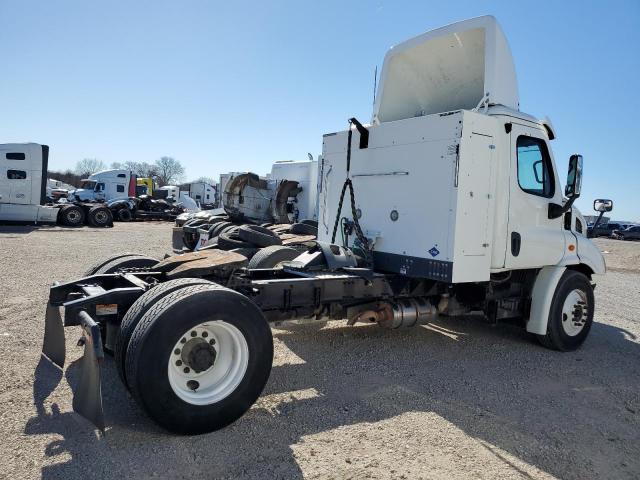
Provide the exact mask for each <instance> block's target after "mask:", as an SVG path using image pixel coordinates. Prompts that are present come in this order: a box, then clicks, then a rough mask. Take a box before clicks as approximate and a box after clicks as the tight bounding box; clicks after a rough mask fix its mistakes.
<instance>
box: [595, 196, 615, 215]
mask: <svg viewBox="0 0 640 480" xmlns="http://www.w3.org/2000/svg"><path fill="white" fill-rule="evenodd" d="M593 209H594V210H595V211H596V212H610V211H611V210H613V200H607V199H604V198H598V199H597V200H594V201H593Z"/></svg>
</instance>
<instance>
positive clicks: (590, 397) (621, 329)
mask: <svg viewBox="0 0 640 480" xmlns="http://www.w3.org/2000/svg"><path fill="white" fill-rule="evenodd" d="M598 245H599V246H600V247H601V248H602V249H603V250H605V251H607V252H609V253H607V254H606V255H605V256H606V259H607V262H608V264H609V265H610V266H612V267H613V268H612V269H611V271H610V272H609V273H608V274H607V275H606V276H605V277H604V278H601V279H598V288H597V289H596V301H597V313H596V321H597V323H596V324H595V325H594V328H593V330H592V333H591V336H590V337H589V339H588V340H587V342H586V343H585V345H584V346H583V348H581V349H580V350H579V351H577V352H575V353H558V352H553V351H549V350H545V349H543V348H542V347H540V346H539V345H538V344H537V343H536V342H535V341H533V340H532V339H531V338H530V337H529V336H528V335H527V334H526V333H525V332H522V331H520V330H519V329H516V328H514V327H509V326H498V327H491V326H489V325H486V324H484V323H483V322H481V321H478V320H477V319H472V318H468V319H463V320H453V319H452V320H446V321H445V320H443V321H438V322H437V323H433V324H431V325H428V326H424V327H419V328H415V329H410V330H406V331H385V330H382V329H379V328H378V327H376V326H361V327H355V328H354V327H344V326H342V325H341V324H339V323H331V324H330V325H329V326H327V327H325V328H322V329H321V330H318V329H317V328H312V327H305V328H296V329H294V330H293V331H290V330H274V336H275V344H276V357H275V365H274V368H273V371H272V374H271V378H270V380H269V383H268V385H267V387H266V390H265V392H264V394H263V396H262V398H261V399H260V400H259V401H258V403H257V404H256V405H255V406H254V407H253V408H252V409H251V410H250V412H248V414H247V415H245V416H244V417H243V418H242V419H241V420H239V421H238V422H236V423H235V424H233V425H232V426H230V427H228V428H226V429H225V430H223V431H219V432H216V433H212V434H208V435H202V436H198V437H176V436H171V435H168V434H166V433H165V432H163V431H162V430H160V429H159V428H158V427H156V426H155V425H154V424H153V423H151V422H150V421H149V420H148V419H147V418H146V417H145V416H144V414H143V412H142V411H141V410H140V409H139V408H138V407H137V406H136V404H135V403H134V402H133V400H132V399H131V398H130V397H129V396H128V395H127V393H126V391H125V389H124V387H123V386H122V385H121V384H120V382H119V381H118V379H117V374H116V372H115V368H114V365H113V362H112V361H111V360H110V359H109V360H108V361H107V365H106V368H105V369H104V380H103V392H104V396H105V411H106V417H107V422H108V425H110V427H109V429H108V431H107V435H106V437H105V438H99V437H98V436H97V435H96V434H95V433H94V432H93V430H91V429H90V428H89V426H88V425H87V423H86V422H84V421H83V420H82V419H81V418H79V417H78V416H77V415H76V414H74V413H72V409H71V391H70V388H69V383H74V382H75V381H76V380H77V376H78V369H77V366H76V365H74V364H73V363H72V364H71V365H70V367H69V368H68V369H67V371H66V372H65V374H64V375H63V374H62V373H60V372H59V371H57V370H56V369H54V368H53V367H50V366H48V365H47V364H46V363H40V364H39V352H40V347H41V341H42V335H43V327H44V324H43V316H44V310H45V302H46V298H47V289H48V286H49V285H50V284H51V282H53V281H54V280H56V279H58V280H61V279H62V280H64V279H70V278H73V277H75V276H77V275H79V274H80V273H82V272H83V270H85V269H86V267H87V266H88V265H90V264H91V263H93V261H94V260H95V259H96V258H98V257H102V256H107V255H110V254H114V253H117V252H121V251H139V252H142V253H146V254H152V255H156V256H162V255H163V254H164V253H165V252H168V251H169V250H170V225H168V224H162V223H147V224H118V225H116V227H115V228H113V229H108V230H93V229H88V228H84V229H81V230H70V229H62V228H42V229H33V228H27V227H0V246H1V248H0V278H1V279H2V280H1V283H0V285H1V287H0V405H1V406H2V408H1V409H0V436H1V438H2V440H0V478H11V479H16V478H39V477H43V478H64V479H76V478H77V479H80V478H101V479H102V478H153V477H156V478H163V477H172V478H261V479H263V478H407V479H416V478H438V479H440V478H446V479H447V480H450V479H454V478H481V479H482V478H486V479H494V478H552V477H559V478H570V479H588V478H638V477H639V476H640V345H639V340H638V336H639V335H640V320H639V319H638V314H639V312H640V243H623V242H617V241H611V240H598ZM75 335H79V333H78V332H77V331H75V330H71V329H68V331H67V338H68V339H70V340H69V341H68V343H67V345H68V351H67V358H68V361H69V360H74V359H76V358H78V357H79V356H80V354H81V350H80V349H79V348H78V347H76V346H75V342H73V341H72V340H73V339H74V338H75ZM36 367H38V368H37V371H36ZM34 371H36V373H35V374H34ZM58 382H59V383H58Z"/></svg>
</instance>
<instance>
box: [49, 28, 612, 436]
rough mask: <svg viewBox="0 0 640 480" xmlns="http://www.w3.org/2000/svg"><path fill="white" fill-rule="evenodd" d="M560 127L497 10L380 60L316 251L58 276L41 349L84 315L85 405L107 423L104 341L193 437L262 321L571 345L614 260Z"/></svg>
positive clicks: (232, 402)
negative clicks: (520, 79)
mask: <svg viewBox="0 0 640 480" xmlns="http://www.w3.org/2000/svg"><path fill="white" fill-rule="evenodd" d="M553 138H555V132H554V130H553V127H552V126H551V123H550V122H549V121H548V120H543V121H540V120H537V119H535V118H533V117H531V116H530V115H527V114H524V113H522V112H520V111H519V98H518V88H517V82H516V76H515V68H514V65H513V60H512V58H511V53H510V50H509V46H508V44H507V42H506V39H505V37H504V35H503V33H502V31H501V29H500V27H499V26H498V24H497V22H496V20H495V19H494V18H493V17H480V18H475V19H471V20H467V21H463V22H460V23H456V24H453V25H449V26H447V27H443V28H440V29H437V30H434V31H432V32H428V33H426V34H424V35H421V36H419V37H416V38H413V39H411V40H409V41H407V42H404V43H402V44H400V45H398V46H396V47H394V48H392V49H391V50H390V51H389V52H388V54H387V56H386V58H385V61H384V65H383V68H382V73H381V81H380V85H379V89H378V94H377V96H376V102H375V105H374V112H373V117H372V121H371V124H369V125H362V124H361V123H360V122H358V121H357V120H356V119H351V120H350V121H349V128H348V129H347V130H346V131H343V132H338V133H331V134H327V135H325V136H324V138H323V154H322V161H321V162H320V165H319V171H318V224H319V225H318V241H317V242H316V243H315V245H314V246H313V247H310V248H309V249H307V250H306V251H304V252H301V253H300V255H299V256H298V257H297V258H295V259H294V260H293V261H289V262H279V263H278V265H277V266H276V267H275V268H268V269H248V268H246V265H247V261H246V258H244V257H243V256H242V255H241V254H239V253H236V252H222V251H220V250H215V249H209V250H203V251H200V252H194V253H188V254H184V255H177V256H173V257H169V258H167V259H165V260H163V261H160V262H158V261H156V260H154V259H150V258H148V257H140V256H136V255H133V254H123V255H120V256H117V257H114V258H111V259H109V260H105V261H104V262H102V263H100V264H98V265H96V266H95V267H94V268H93V269H91V270H90V271H88V272H87V276H86V277H84V278H82V279H79V280H76V281H72V282H68V283H63V284H58V285H55V286H53V287H52V289H51V294H50V299H49V308H48V311H47V312H48V313H47V319H46V333H45V345H44V348H43V351H44V353H45V355H46V356H47V357H48V358H50V359H51V360H53V361H54V362H55V363H57V364H58V365H60V366H62V365H63V363H64V355H65V348H64V333H63V325H64V326H73V325H81V326H82V329H83V343H84V348H85V357H84V360H83V374H82V382H83V383H82V388H81V389H80V390H79V391H78V394H77V395H76V397H75V398H74V409H75V410H76V411H78V412H80V413H81V414H83V415H84V416H86V417H87V418H89V419H90V420H91V421H93V422H94V424H96V425H97V426H98V427H99V428H100V429H104V427H105V420H104V417H103V413H102V403H101V402H102V400H101V395H100V364H101V360H100V359H101V358H102V357H103V355H104V351H105V348H103V345H104V347H106V350H107V351H111V352H113V355H114V360H115V364H116V367H117V369H118V372H119V374H120V378H121V379H122V381H123V382H124V384H125V385H126V387H127V388H128V390H129V391H130V393H131V394H132V396H133V397H134V398H135V399H136V401H137V402H138V403H139V404H140V405H141V406H142V407H143V408H144V410H145V411H146V412H147V413H148V414H149V415H150V416H151V417H152V418H153V419H154V420H155V421H156V422H158V423H159V424H160V425H162V426H163V427H164V428H166V429H168V430H170V431H173V432H178V433H189V434H193V433H202V432H208V431H212V430H216V429H219V428H222V427H224V426H225V425H228V424H229V423H231V422H233V421H235V420H236V419H237V418H239V417H240V416H241V415H243V414H244V413H245V412H246V410H248V408H249V407H250V406H251V405H252V404H253V403H254V402H255V400H256V399H257V397H258V396H259V395H260V393H261V391H262V388H263V387H264V385H265V383H266V381H267V379H268V377H269V372H270V369H271V362H272V358H273V341H272V336H271V330H270V328H269V322H279V321H285V320H298V321H313V320H323V319H335V320H346V321H347V322H348V323H349V324H354V323H357V322H365V323H377V324H379V325H380V326H382V327H385V328H392V329H393V328H401V327H411V326H416V325H420V324H424V323H427V322H429V321H432V320H433V319H435V318H436V317H437V316H438V315H449V316H454V315H461V314H465V313H472V312H474V313H477V312H481V313H483V314H484V316H485V318H486V319H487V320H488V321H490V322H499V321H509V322H515V323H520V324H521V325H522V326H523V328H526V330H527V331H529V332H531V333H532V334H534V335H535V336H537V338H538V339H539V340H540V342H541V343H542V344H543V345H545V346H547V347H549V348H553V349H557V350H563V351H566V350H573V349H576V348H578V347H579V346H580V345H581V344H582V342H583V341H584V340H585V338H586V337H587V335H588V333H589V329H590V327H591V324H592V322H593V315H594V308H595V304H594V296H593V284H592V276H593V275H594V274H603V273H604V272H605V265H604V261H603V258H602V255H601V254H600V252H599V251H598V249H597V248H596V247H595V246H594V245H593V244H592V243H591V241H590V240H589V239H588V238H587V236H586V224H585V221H584V218H583V217H582V215H581V214H580V212H578V210H577V209H576V208H575V207H573V202H574V201H575V199H576V198H578V196H579V194H580V187H581V179H582V168H583V161H582V157H581V156H580V155H572V156H571V158H570V159H569V164H568V175H567V181H566V186H565V188H564V189H563V187H562V184H561V178H562V176H563V175H562V173H561V172H562V170H564V168H556V165H555V162H554V159H553V155H552V150H551V145H550V142H551V141H552V140H553ZM248 180H251V181H254V180H255V181H256V182H257V181H258V180H259V179H248ZM256 185H257V186H256V188H258V187H260V185H258V184H257V183H256ZM231 190H232V189H230V188H229V187H226V188H225V192H229V191H231ZM226 201H227V199H225V205H226ZM611 207H612V203H611V201H609V200H598V201H596V204H595V205H594V208H596V209H597V210H598V211H600V212H601V213H602V212H604V211H608V210H611ZM263 233H264V234H265V235H266V234H268V233H269V232H268V231H264V232H263ZM267 248H274V247H267ZM260 254H261V253H258V254H257V255H260ZM62 308H64V319H63V316H62ZM372 361H375V359H372Z"/></svg>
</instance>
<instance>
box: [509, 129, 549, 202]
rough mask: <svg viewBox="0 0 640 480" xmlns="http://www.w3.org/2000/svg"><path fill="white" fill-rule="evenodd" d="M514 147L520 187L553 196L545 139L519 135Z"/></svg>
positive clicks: (539, 194) (529, 191) (536, 193)
mask: <svg viewBox="0 0 640 480" xmlns="http://www.w3.org/2000/svg"><path fill="white" fill-rule="evenodd" d="M516 148H517V157H518V184H519V185H520V188H521V189H522V190H523V191H525V192H527V193H530V194H531V195H538V196H540V197H546V198H551V197H553V194H554V181H553V168H552V167H551V157H550V156H549V151H548V150H547V144H546V143H545V141H544V140H542V139H541V138H535V137H527V136H520V137H518V141H517V144H516Z"/></svg>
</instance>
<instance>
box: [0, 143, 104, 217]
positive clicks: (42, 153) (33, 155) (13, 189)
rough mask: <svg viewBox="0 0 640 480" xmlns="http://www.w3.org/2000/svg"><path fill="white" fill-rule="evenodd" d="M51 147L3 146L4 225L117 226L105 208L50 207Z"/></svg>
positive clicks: (0, 199)
mask: <svg viewBox="0 0 640 480" xmlns="http://www.w3.org/2000/svg"><path fill="white" fill-rule="evenodd" d="M48 162H49V147H48V146H47V145H40V144H37V143H6V144H1V145H0V222H12V223H14V222H15V223H31V224H61V225H66V226H69V227H79V226H82V225H84V224H85V223H88V224H89V225H91V226H93V227H108V226H112V225H113V217H112V216H111V212H110V211H109V209H108V208H106V207H105V206H104V205H101V204H96V203H93V202H85V201H81V200H76V201H73V202H66V203H55V204H51V203H48V199H47V166H48Z"/></svg>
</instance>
